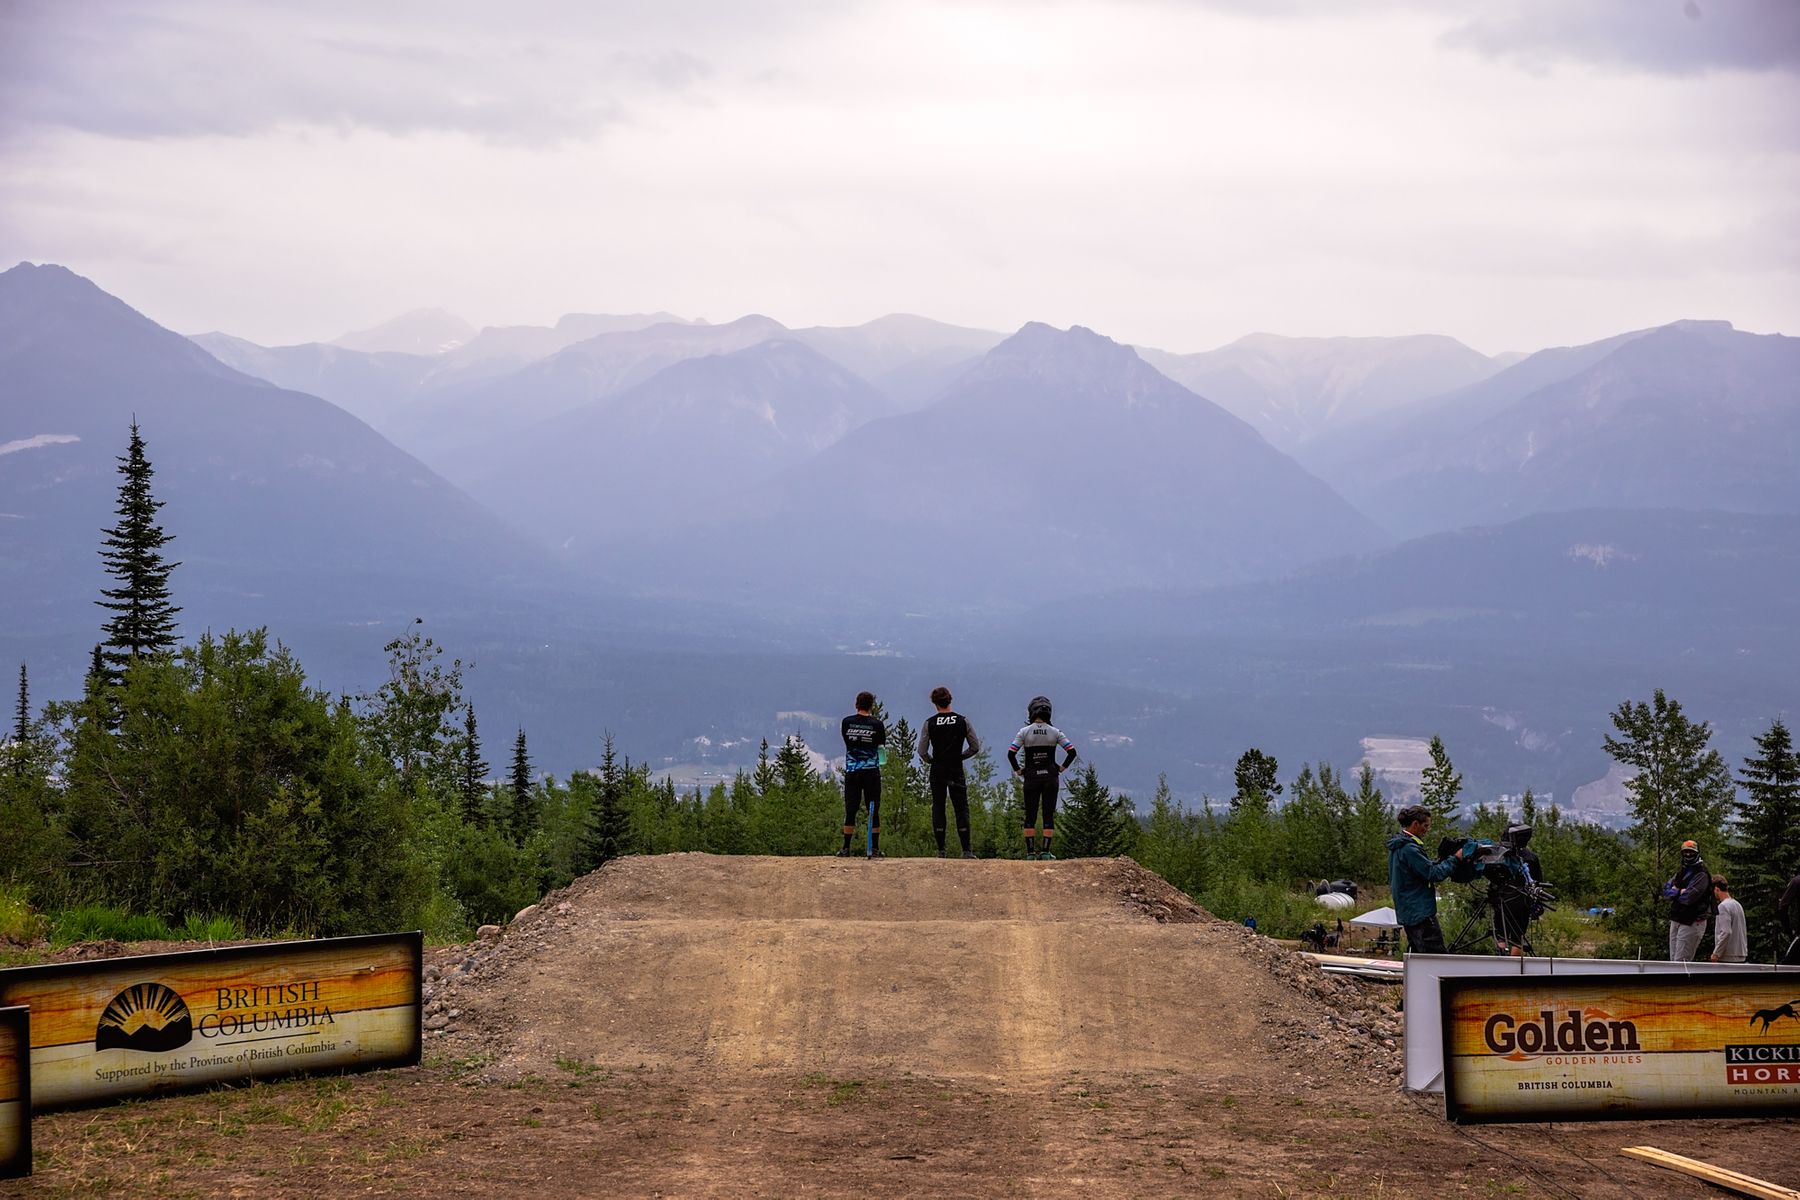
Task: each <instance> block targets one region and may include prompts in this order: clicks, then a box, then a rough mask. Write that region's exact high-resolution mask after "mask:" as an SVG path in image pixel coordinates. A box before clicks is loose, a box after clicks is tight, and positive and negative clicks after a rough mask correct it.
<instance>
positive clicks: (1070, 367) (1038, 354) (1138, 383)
mask: <svg viewBox="0 0 1800 1200" xmlns="http://www.w3.org/2000/svg"><path fill="white" fill-rule="evenodd" d="M967 380H968V381H972V383H979V381H983V380H1030V381H1037V383H1042V385H1046V387H1055V389H1058V390H1064V392H1075V390H1078V392H1094V390H1105V392H1109V394H1112V396H1120V398H1123V399H1125V401H1127V403H1138V401H1139V399H1143V398H1147V396H1150V394H1154V392H1159V390H1165V389H1166V390H1170V392H1179V390H1181V385H1177V383H1174V381H1172V380H1168V378H1165V376H1163V374H1159V372H1157V371H1156V369H1154V367H1152V365H1150V363H1147V362H1145V360H1141V358H1139V356H1138V351H1134V349H1132V347H1129V345H1121V344H1118V342H1114V340H1112V338H1109V336H1103V335H1100V333H1094V331H1093V329H1089V327H1085V326H1069V327H1067V329H1057V327H1053V326H1048V324H1044V322H1040V320H1033V322H1028V324H1026V326H1022V327H1021V329H1019V333H1015V335H1012V336H1010V338H1006V340H1004V342H1001V344H999V345H995V347H994V349H990V351H988V353H986V356H983V358H981V362H979V363H976V367H974V369H972V371H970V374H968V376H967Z"/></svg>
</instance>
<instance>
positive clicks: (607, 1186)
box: [0, 854, 1800, 1200]
mask: <svg viewBox="0 0 1800 1200" xmlns="http://www.w3.org/2000/svg"><path fill="white" fill-rule="evenodd" d="M428 963H429V965H428V967H427V972H426V974H427V982H426V986H425V995H426V1018H425V1025H426V1029H427V1034H426V1043H425V1045H426V1061H425V1065H424V1066H422V1067H420V1068H418V1069H412V1070H404V1071H385V1072H376V1073H371V1074H368V1075H363V1076H354V1077H344V1078H324V1079H312V1080H296V1081H291V1082H287V1083H280V1084H273V1085H259V1086H255V1087H250V1088H240V1089H228V1090H224V1091H216V1092H210V1093H203V1094H199V1095H191V1096H180V1097H170V1098H166V1099H158V1100H155V1101H151V1102H147V1103H143V1104H132V1105H121V1106H116V1107H113V1108H106V1109H96V1110H91V1111H87V1112H71V1113H57V1114H50V1115H48V1116H44V1117H41V1118H40V1119H39V1120H38V1121H37V1122H36V1126H35V1129H36V1138H37V1145H38V1174H37V1176H36V1178H35V1180H34V1182H33V1183H32V1184H31V1185H30V1187H31V1189H33V1190H32V1191H31V1192H30V1193H29V1194H40V1193H41V1194H46V1195H55V1194H100V1193H111V1192H126V1193H131V1194H144V1195H165V1194H167V1195H249V1194H254V1195H256V1196H258V1197H259V1198H260V1197H267V1196H308V1197H317V1196H319V1195H335V1194H340V1193H348V1192H352V1191H354V1192H359V1193H368V1194H386V1195H413V1194H418V1193H422V1192H445V1193H449V1192H454V1193H456V1194H487V1195H508V1194H514V1193H518V1192H524V1191H529V1192H530V1193H532V1194H534V1195H538V1196H545V1197H562V1196H587V1195H607V1196H783V1197H785V1196H811V1195H820V1196H849V1195H855V1196H876V1197H899V1196H957V1197H986V1196H1008V1197H1011V1196H1022V1197H1024V1196H1061V1195H1076V1194H1078V1195H1080V1196H1082V1197H1083V1200H1100V1198H1105V1197H1121V1198H1125V1197H1129V1198H1131V1200H1141V1198H1142V1197H1144V1196H1147V1195H1149V1196H1160V1195H1194V1196H1220V1195H1225V1196H1236V1195H1244V1196H1268V1197H1288V1196H1367V1197H1395V1196H1439V1195H1445V1194H1454V1195H1480V1196H1487V1195H1525V1196H1540V1195H1541V1196H1561V1197H1571V1196H1580V1197H1634V1198H1635V1197H1644V1196H1701V1195H1717V1194H1718V1193H1716V1192H1714V1191H1713V1190H1712V1189H1710V1188H1709V1187H1708V1186H1707V1185H1705V1184H1703V1183H1700V1182H1698V1181H1696V1180H1692V1179H1688V1178H1686V1177H1683V1176H1679V1175H1674V1174H1670V1173H1668V1172H1665V1171H1662V1170H1659V1169H1658V1168H1655V1167H1651V1166H1649V1165H1648V1164H1645V1163H1642V1162H1638V1161H1636V1160H1633V1159H1627V1158H1623V1157H1621V1156H1620V1155H1619V1153H1618V1151H1619V1149H1620V1148H1621V1147H1624V1146H1631V1145H1646V1144H1648V1145H1657V1146H1661V1147H1663V1148H1665V1149H1669V1150H1673V1151H1676V1152H1678V1153H1682V1154H1688V1155H1692V1156H1695V1157H1698V1158H1702V1159H1705V1160H1708V1161H1711V1162H1713V1163H1716V1164H1718V1165H1720V1166H1725V1167H1729V1168H1732V1169H1734V1170H1738V1171H1743V1172H1746V1173H1748V1174H1751V1175H1757V1176H1761V1177H1763V1178H1767V1179H1771V1180H1774V1181H1777V1182H1780V1183H1785V1184H1787V1185H1789V1186H1795V1185H1800V1128H1797V1125H1800V1122H1795V1121H1791V1120H1745V1121H1705V1122H1685V1123H1684V1122H1639V1123H1601V1124H1589V1125H1556V1126H1551V1125H1520V1126H1487V1127H1480V1128H1477V1129H1473V1130H1469V1129H1460V1128H1457V1127H1455V1126H1451V1125H1449V1124H1447V1123H1446V1122H1445V1121H1444V1120H1443V1117H1442V1111H1443V1109H1442V1102H1441V1100H1440V1099H1438V1098H1436V1097H1414V1096H1408V1095H1405V1094H1403V1093H1401V1092H1400V1091H1399V1090H1398V1079H1399V1069H1400V1056H1401V1050H1400V1024H1399V1021H1398V1019H1397V1016H1396V1014H1395V1011H1394V1010H1395V1006H1396V1003H1397V1001H1398V989H1397V988H1395V987H1393V986H1392V985H1387V984H1363V983H1358V982H1355V981H1351V980H1341V979H1334V978H1329V977H1326V976H1324V975H1322V974H1321V973H1320V972H1319V971H1318V970H1317V969H1316V968H1315V967H1313V966H1311V965H1310V964H1308V963H1306V962H1305V961H1304V960H1301V959H1300V958H1299V957H1298V956H1296V955H1293V954H1291V953H1289V952H1287V951H1286V950H1284V949H1282V948H1281V947H1279V946H1278V945H1276V944H1275V943H1274V942H1272V941H1270V940H1269V939H1267V938H1263V937H1258V936H1257V935H1255V934H1253V933H1251V932H1250V931H1248V930H1246V929H1243V928H1241V927H1239V926H1235V925H1231V924H1227V923H1225V922H1220V921H1216V920H1214V919H1213V918H1211V917H1210V916H1208V915H1207V914H1206V913H1204V912H1202V911H1201V910H1200V909H1198V908H1196V907H1195V906H1194V905H1193V904H1192V903H1191V902H1190V901H1188V900H1187V899H1186V898H1185V897H1183V896H1182V895H1180V894H1179V893H1177V892H1175V891H1174V890H1172V889H1170V888H1169V887H1168V886H1167V885H1165V884H1164V883H1163V882H1162V881H1161V880H1160V879H1158V878H1156V877H1155V876H1154V875H1150V874H1148V873H1147V872H1144V871H1142V870H1141V869H1139V868H1138V867H1137V866H1136V865H1135V864H1133V863H1131V862H1129V861H1127V860H1077V861H1065V862H1044V863H1028V862H1005V861H981V862H965V861H961V860H946V861H939V860H935V859H923V860H920V859H906V860H899V859H891V860H884V861H877V862H873V863H871V862H867V861H863V860H860V859H844V860H840V859H766V858H714V857H710V856H706V855H693V854H689V855H670V856H662V857H656V858H632V859H624V860H621V861H618V862H615V863H612V864H609V865H608V866H607V867H606V868H604V869H603V870H601V871H600V872H597V873H596V874H594V875H591V876H589V877H587V878H586V879H583V880H579V881H577V882H576V883H575V884H574V885H573V886H572V887H570V888H569V889H567V890H566V891H564V892H561V893H557V894H554V895H552V896H550V897H547V898H546V899H545V900H544V902H543V903H541V904H539V905H536V906H534V907H533V908H532V909H530V910H527V911H526V912H525V913H523V914H521V915H520V916H519V918H518V919H517V920H515V921H514V922H512V923H511V924H510V925H509V926H507V927H506V928H505V929H504V930H501V929H496V928H490V929H487V930H485V931H484V936H483V937H481V938H480V939H478V940H477V941H476V942H474V943H471V944H469V945H467V946H459V947H449V948H445V949H442V950H437V951H434V952H433V953H432V954H431V955H429V956H428ZM20 1190H23V1189H22V1188H21V1189H20ZM4 1193H5V1187H4V1185H0V1194H4Z"/></svg>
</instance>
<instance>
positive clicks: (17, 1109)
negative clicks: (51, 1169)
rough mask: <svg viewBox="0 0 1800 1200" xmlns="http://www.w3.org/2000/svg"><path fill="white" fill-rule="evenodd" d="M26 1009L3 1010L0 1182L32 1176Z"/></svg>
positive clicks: (0, 1016)
mask: <svg viewBox="0 0 1800 1200" xmlns="http://www.w3.org/2000/svg"><path fill="white" fill-rule="evenodd" d="M26 1022H27V1016H26V1010H25V1009H24V1008H0V1179H5V1178H7V1177H8V1176H10V1175H29V1174H31V1033H30V1028H29V1026H28V1025H27V1023H26Z"/></svg>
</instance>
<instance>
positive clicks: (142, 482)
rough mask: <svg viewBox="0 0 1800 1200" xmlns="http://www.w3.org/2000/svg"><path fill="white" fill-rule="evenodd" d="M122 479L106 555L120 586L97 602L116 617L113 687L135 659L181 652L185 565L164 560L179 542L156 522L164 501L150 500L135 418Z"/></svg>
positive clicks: (110, 637) (148, 470)
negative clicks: (172, 576) (178, 624)
mask: <svg viewBox="0 0 1800 1200" xmlns="http://www.w3.org/2000/svg"><path fill="white" fill-rule="evenodd" d="M119 473H120V474H121V475H123V476H124V477H125V478H124V481H123V482H122V483H120V484H119V503H118V510H117V511H118V515H119V523H118V524H117V525H115V526H113V527H112V528H111V529H107V530H104V531H103V532H104V533H105V534H106V541H105V543H104V547H105V548H104V549H102V550H101V551H100V559H101V561H102V562H104V563H105V564H106V571H107V574H109V575H111V576H112V577H113V578H114V579H116V580H118V583H119V586H117V587H113V588H103V589H101V592H100V595H101V596H102V597H103V599H100V600H97V601H95V603H96V604H98V605H100V607H101V608H104V609H106V610H107V611H108V612H110V613H111V614H112V617H111V618H110V619H109V620H108V621H107V622H106V643H105V645H106V649H105V652H104V657H105V661H106V665H107V677H108V681H109V682H111V683H117V682H118V680H119V677H120V676H121V675H122V674H123V672H124V670H125V668H126V667H127V666H128V665H130V663H131V662H132V661H133V660H134V659H137V658H140V657H142V656H143V655H146V654H156V653H160V652H162V651H165V650H172V649H174V648H175V614H176V613H178V612H180V611H181V609H179V608H177V607H176V606H175V604H174V602H173V601H172V600H171V599H170V597H169V572H171V571H173V570H174V569H175V568H176V567H178V566H180V565H181V564H180V563H175V562H168V561H166V560H165V559H164V558H163V553H162V550H163V547H164V546H166V545H168V544H169V542H170V541H172V540H173V538H172V537H171V536H170V535H169V534H166V533H164V532H163V529H162V526H161V525H159V524H158V523H157V520H156V513H157V510H158V509H160V508H161V507H162V501H160V500H157V499H155V498H154V497H153V496H151V494H150V477H151V475H152V474H153V473H154V469H153V468H152V467H151V465H150V459H149V458H148V457H147V456H146V455H145V453H144V439H143V437H142V436H140V435H139V433H138V424H137V420H136V419H135V418H133V420H132V422H131V443H130V445H129V446H128V447H127V449H126V452H125V455H124V457H122V458H120V459H119Z"/></svg>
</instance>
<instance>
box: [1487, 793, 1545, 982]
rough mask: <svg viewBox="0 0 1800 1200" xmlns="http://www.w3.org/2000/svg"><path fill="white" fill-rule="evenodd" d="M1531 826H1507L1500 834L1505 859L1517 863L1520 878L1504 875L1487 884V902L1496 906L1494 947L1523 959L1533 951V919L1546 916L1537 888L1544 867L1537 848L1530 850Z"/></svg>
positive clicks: (1540, 883)
mask: <svg viewBox="0 0 1800 1200" xmlns="http://www.w3.org/2000/svg"><path fill="white" fill-rule="evenodd" d="M1530 841H1531V826H1529V825H1508V826H1507V827H1506V832H1505V833H1503V834H1501V835H1500V845H1501V846H1502V847H1503V848H1504V850H1505V852H1506V858H1507V859H1508V860H1511V863H1512V864H1516V866H1515V869H1516V870H1517V871H1518V872H1520V873H1521V875H1520V876H1519V877H1515V876H1513V875H1511V874H1505V875H1500V876H1497V877H1495V878H1494V879H1493V880H1492V881H1491V882H1490V883H1489V884H1488V903H1489V904H1490V905H1492V907H1493V915H1494V946H1495V948H1496V949H1498V950H1499V952H1500V953H1501V954H1510V955H1511V956H1512V957H1514V958H1522V957H1524V956H1525V955H1527V954H1530V953H1531V942H1530V940H1529V939H1528V938H1527V936H1526V934H1527V931H1528V930H1529V929H1530V928H1531V922H1532V921H1533V920H1534V919H1535V918H1537V917H1540V916H1542V915H1543V912H1544V905H1543V903H1542V901H1541V895H1542V894H1541V893H1540V892H1538V890H1537V889H1539V888H1541V887H1542V886H1543V883H1544V868H1543V866H1542V865H1541V864H1540V863H1539V862H1538V856H1537V851H1535V850H1531V849H1528V848H1527V846H1528V843H1530Z"/></svg>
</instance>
